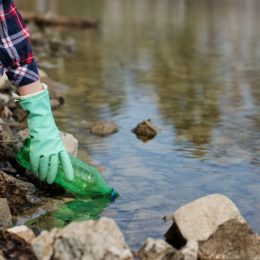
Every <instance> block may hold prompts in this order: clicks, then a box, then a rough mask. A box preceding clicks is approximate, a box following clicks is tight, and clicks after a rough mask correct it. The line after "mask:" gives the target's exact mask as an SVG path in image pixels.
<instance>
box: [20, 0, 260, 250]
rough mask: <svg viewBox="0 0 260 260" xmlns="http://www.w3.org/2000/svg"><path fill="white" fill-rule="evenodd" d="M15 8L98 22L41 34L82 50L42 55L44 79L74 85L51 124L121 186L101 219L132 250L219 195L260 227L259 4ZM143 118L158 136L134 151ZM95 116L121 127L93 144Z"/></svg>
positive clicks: (40, 4) (132, 1)
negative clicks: (184, 211) (171, 217)
mask: <svg viewBox="0 0 260 260" xmlns="http://www.w3.org/2000/svg"><path fill="white" fill-rule="evenodd" d="M16 2H17V4H18V5H19V6H21V7H26V8H28V7H29V9H31V10H38V11H39V12H44V11H47V10H52V11H55V12H57V13H59V14H63V15H68V16H70V15H74V16H75V15H80V16H84V17H88V18H91V19H99V20H100V21H101V28H100V30H98V31H80V30H66V29H65V30H64V29H63V30H59V29H54V28H51V29H48V30H55V34H57V35H59V34H60V35H63V36H66V37H67V36H69V37H74V38H75V39H76V40H77V45H78V50H77V54H76V57H74V58H73V59H72V58H71V57H70V58H63V57H59V58H53V57H48V60H49V61H51V62H54V63H57V64H58V65H59V68H58V69H57V70H52V71H50V72H49V73H50V75H51V76H52V77H53V78H55V79H57V80H59V81H62V82H64V83H66V84H68V85H69V86H71V87H70V88H69V90H68V92H67V93H66V100H67V102H66V105H65V106H64V107H63V108H62V109H61V110H60V111H57V113H56V118H57V120H58V123H59V126H60V127H61V128H62V129H63V130H66V131H68V132H72V133H73V134H75V135H76V136H77V138H79V140H80V143H81V145H80V151H81V154H80V156H81V158H82V159H85V160H86V159H87V155H86V154H87V153H88V154H90V155H91V157H92V158H94V159H95V162H96V163H99V164H101V165H103V166H104V167H105V168H106V171H105V173H104V177H105V178H106V180H107V181H108V182H109V183H110V184H111V185H112V186H114V187H115V188H116V189H117V190H119V192H120V194H121V197H120V198H119V200H117V201H116V203H114V204H112V205H111V206H110V207H109V208H107V209H106V210H105V211H104V213H103V215H105V216H111V217H113V218H114V219H115V220H116V221H117V223H118V224H119V226H120V227H121V228H122V230H123V231H124V234H125V236H126V239H127V241H128V243H129V244H130V245H131V246H133V247H136V246H138V245H139V244H140V243H141V242H142V241H143V240H144V238H145V237H147V236H152V237H161V236H162V234H163V233H164V231H166V230H167V228H168V224H163V223H162V221H161V218H162V216H163V215H164V214H170V213H172V212H173V210H174V209H176V208H177V207H178V206H180V205H182V204H183V203H185V202H188V201H191V200H194V199H195V198H197V197H199V196H203V195H206V194H210V193H215V192H219V193H223V194H225V195H227V196H229V197H230V198H231V199H232V200H234V201H235V203H236V204H237V205H238V207H239V209H240V210H241V212H242V214H243V215H244V216H245V217H246V219H247V220H248V221H249V223H250V224H251V225H252V226H253V227H254V228H255V229H256V231H258V232H259V231H260V219H259V214H260V197H259V196H260V192H259V188H260V182H259V168H258V167H259V163H260V162H259V148H260V138H259V137H260V134H259V133H260V120H259V103H260V88H259V82H260V31H259V29H258V25H259V22H260V18H259V15H258V13H259V10H260V2H259V1H257V0H247V1H242V0H236V1H235V0H231V1H224V0H220V1H207V0H200V1H192V0H186V1H185V0H175V1H174V0H172V1H162V0H142V1H138V0H125V1H121V0H98V1H91V0H77V4H74V3H72V2H71V1H68V0H56V1H54V0H48V1H43V0H39V1H33V0H31V1H30V0H17V1H16ZM28 3H29V5H28ZM44 59H45V60H46V58H42V60H44ZM147 118H151V119H152V120H153V121H154V122H155V123H156V124H157V125H158V126H159V127H160V128H161V129H162V132H161V133H160V135H159V136H158V137H156V138H155V139H154V140H152V141H150V142H148V143H142V142H140V141H139V140H138V139H136V137H135V136H134V135H133V134H132V133H131V131H130V129H132V128H133V127H134V126H135V125H136V124H137V123H139V122H140V121H142V120H143V119H147ZM98 119H109V120H114V121H115V122H117V123H118V124H119V125H121V126H122V129H121V131H120V132H119V133H118V134H116V135H113V136H111V137H108V138H97V137H93V136H90V135H89V134H88V132H87V131H86V129H87V127H88V126H89V124H90V123H91V122H92V121H94V120H98Z"/></svg>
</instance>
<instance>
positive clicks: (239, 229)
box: [199, 219, 260, 260]
mask: <svg viewBox="0 0 260 260" xmlns="http://www.w3.org/2000/svg"><path fill="white" fill-rule="evenodd" d="M199 252H200V254H199V256H200V259H201V260H204V259H205V260H206V259H223V260H224V259H250V260H253V259H255V260H258V259H260V237H259V236H258V235H257V234H255V233H254V232H253V231H252V230H251V228H250V227H249V226H248V225H247V224H246V223H241V222H239V221H238V220H237V219H232V220H230V221H227V222H225V223H224V224H223V225H222V226H220V227H219V228H218V230H217V231H216V232H215V233H214V234H213V235H212V236H211V237H210V238H209V239H208V240H207V241H205V242H201V243H200V250H199Z"/></svg>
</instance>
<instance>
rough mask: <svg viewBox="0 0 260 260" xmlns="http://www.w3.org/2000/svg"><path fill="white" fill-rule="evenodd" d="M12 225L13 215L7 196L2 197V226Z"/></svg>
mask: <svg viewBox="0 0 260 260" xmlns="http://www.w3.org/2000/svg"><path fill="white" fill-rule="evenodd" d="M11 225H12V215H11V212H10V209H9V206H8V202H7V199H6V198H0V228H3V227H10V226H11Z"/></svg>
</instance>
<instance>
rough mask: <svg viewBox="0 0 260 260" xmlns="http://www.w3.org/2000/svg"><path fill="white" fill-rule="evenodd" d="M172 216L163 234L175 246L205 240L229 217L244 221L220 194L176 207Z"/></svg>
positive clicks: (229, 202)
mask: <svg viewBox="0 0 260 260" xmlns="http://www.w3.org/2000/svg"><path fill="white" fill-rule="evenodd" d="M172 218H173V225H172V226H171V227H170V229H169V230H168V231H167V233H166V235H165V236H166V240H167V241H168V242H169V243H170V244H172V245H173V246H176V247H177V248H178V247H181V246H183V245H184V244H185V243H186V241H187V240H196V241H205V240H207V239H208V238H209V237H210V236H211V235H213V234H214V233H215V232H216V230H217V229H218V227H219V226H220V225H222V224H224V223H225V222H226V221H229V220H231V219H237V220H238V221H239V222H240V223H244V222H245V220H244V219H243V217H242V216H241V215H240V212H239V210H238V209H237V207H236V205H235V204H234V203H233V202H232V201H231V200H230V199H229V198H227V197H226V196H224V195H221V194H213V195H209V196H205V197H203V198H200V199H197V200H195V201H193V202H191V203H188V204H186V205H184V206H182V207H180V208H179V209H177V210H176V211H175V212H174V213H173V216H172Z"/></svg>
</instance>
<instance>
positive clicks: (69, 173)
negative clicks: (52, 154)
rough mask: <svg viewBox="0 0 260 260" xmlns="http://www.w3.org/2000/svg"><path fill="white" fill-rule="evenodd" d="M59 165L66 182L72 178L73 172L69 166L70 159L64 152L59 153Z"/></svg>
mask: <svg viewBox="0 0 260 260" xmlns="http://www.w3.org/2000/svg"><path fill="white" fill-rule="evenodd" d="M60 160H61V165H62V168H63V171H64V174H65V176H66V178H67V180H68V181H72V180H73V178H74V171H73V168H72V165H71V161H70V157H69V155H68V153H67V152H66V151H63V152H60Z"/></svg>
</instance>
